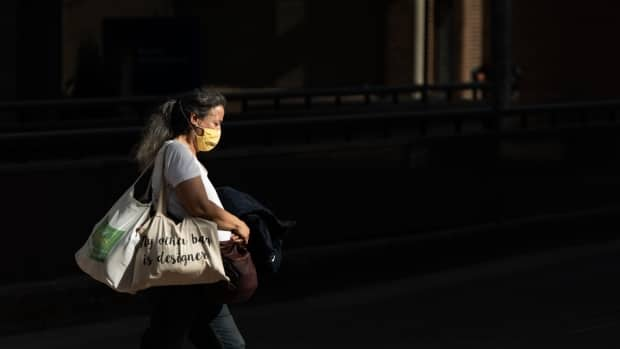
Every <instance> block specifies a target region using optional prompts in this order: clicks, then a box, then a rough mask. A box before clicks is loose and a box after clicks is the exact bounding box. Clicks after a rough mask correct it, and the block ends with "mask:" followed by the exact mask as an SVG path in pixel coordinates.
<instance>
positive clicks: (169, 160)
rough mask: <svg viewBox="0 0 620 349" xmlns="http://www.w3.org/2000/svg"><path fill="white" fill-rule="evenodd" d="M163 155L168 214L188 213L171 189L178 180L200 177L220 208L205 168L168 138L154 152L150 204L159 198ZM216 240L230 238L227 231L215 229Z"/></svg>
mask: <svg viewBox="0 0 620 349" xmlns="http://www.w3.org/2000/svg"><path fill="white" fill-rule="evenodd" d="M164 152H165V155H166V164H165V167H164V177H165V179H166V185H167V188H166V195H167V200H166V201H167V208H168V213H170V214H171V215H173V216H174V217H177V218H183V217H186V216H188V214H187V212H186V211H185V209H184V208H183V206H182V205H181V203H180V202H179V200H178V199H177V196H176V193H175V191H174V188H175V187H176V186H177V185H178V184H179V183H181V182H184V181H186V180H188V179H191V178H195V177H198V176H200V179H202V184H203V185H204V188H205V192H206V193H207V197H208V198H209V200H211V201H212V202H213V203H215V204H216V205H218V206H219V207H222V202H221V201H220V198H219V196H218V195H217V191H215V187H214V186H213V184H212V183H211V181H210V180H209V177H208V175H207V169H206V168H205V167H204V166H203V165H202V163H200V161H198V158H197V157H196V156H194V154H192V152H191V151H190V150H189V148H188V147H187V145H185V144H183V143H181V142H179V141H176V140H169V141H166V142H165V143H164V145H163V146H162V147H161V149H160V150H159V153H157V156H156V157H155V164H154V166H153V175H152V183H151V186H152V188H153V194H152V195H153V203H154V204H155V205H156V204H157V201H158V199H159V190H160V188H161V168H162V160H163V155H164ZM218 236H219V238H220V241H226V240H230V237H231V232H230V231H228V230H218Z"/></svg>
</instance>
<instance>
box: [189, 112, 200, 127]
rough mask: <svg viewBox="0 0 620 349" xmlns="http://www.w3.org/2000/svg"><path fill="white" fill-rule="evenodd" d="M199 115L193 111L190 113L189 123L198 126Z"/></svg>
mask: <svg viewBox="0 0 620 349" xmlns="http://www.w3.org/2000/svg"><path fill="white" fill-rule="evenodd" d="M198 119H199V118H198V115H197V114H196V113H194V112H193V111H192V112H190V113H189V121H190V122H191V124H192V125H196V124H197V123H198Z"/></svg>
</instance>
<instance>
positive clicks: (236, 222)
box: [174, 177, 250, 243]
mask: <svg viewBox="0 0 620 349" xmlns="http://www.w3.org/2000/svg"><path fill="white" fill-rule="evenodd" d="M174 190H175V194H176V195H177V198H178V199H179V202H180V203H181V205H182V206H183V208H184V209H185V211H187V213H189V214H190V215H191V216H194V217H202V218H204V219H208V220H210V221H213V222H215V224H217V227H218V228H219V229H222V230H230V231H231V232H232V233H233V234H236V235H238V236H239V237H240V238H241V239H243V241H244V242H245V243H247V242H248V240H249V238H250V228H248V226H247V225H246V224H245V222H243V221H242V220H241V219H239V218H237V216H235V215H233V214H232V213H230V212H228V211H226V210H225V209H223V208H221V207H219V206H217V205H216V204H215V203H213V201H211V200H209V198H208V197H207V193H205V190H204V185H203V183H202V179H200V177H194V178H190V179H188V180H186V181H183V182H181V183H179V184H178V185H177V186H176V187H175V189H174Z"/></svg>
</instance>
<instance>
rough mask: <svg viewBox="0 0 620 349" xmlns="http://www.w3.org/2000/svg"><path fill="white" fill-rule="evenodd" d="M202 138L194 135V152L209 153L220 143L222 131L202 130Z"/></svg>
mask: <svg viewBox="0 0 620 349" xmlns="http://www.w3.org/2000/svg"><path fill="white" fill-rule="evenodd" d="M199 128H200V129H201V130H202V136H199V135H198V134H196V150H198V151H211V150H213V148H215V146H216V145H217V143H218V142H219V141H220V137H221V136H222V131H221V130H220V129H213V128H202V127H199Z"/></svg>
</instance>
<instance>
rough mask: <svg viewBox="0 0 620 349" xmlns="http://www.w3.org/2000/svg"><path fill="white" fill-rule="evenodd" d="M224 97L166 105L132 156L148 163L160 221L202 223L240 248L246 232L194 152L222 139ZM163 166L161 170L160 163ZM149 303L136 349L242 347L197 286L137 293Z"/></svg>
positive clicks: (197, 96) (195, 95)
mask: <svg viewBox="0 0 620 349" xmlns="http://www.w3.org/2000/svg"><path fill="white" fill-rule="evenodd" d="M225 108H226V99H225V97H224V96H223V95H222V94H221V93H219V92H216V91H211V90H208V89H196V90H194V91H192V92H190V93H188V94H185V95H183V96H182V97H179V98H176V99H171V100H168V101H166V102H165V103H163V104H162V105H161V106H159V108H158V111H157V112H155V113H154V114H153V115H151V118H150V119H149V121H148V123H147V125H146V127H145V129H144V131H143V135H142V139H141V141H140V143H139V145H138V148H137V152H136V160H137V161H138V164H139V165H140V167H141V168H142V169H144V168H145V167H147V166H148V165H149V164H150V163H152V162H153V160H154V167H153V168H154V169H161V168H162V167H163V178H162V171H159V170H157V171H153V175H152V184H151V185H152V189H153V190H152V199H153V201H154V202H155V201H156V200H157V198H158V197H159V191H160V190H161V188H162V186H164V185H165V186H166V193H169V194H168V195H167V196H166V201H167V202H166V207H167V208H168V215H169V216H171V217H173V218H175V219H179V220H180V219H182V218H184V217H186V216H194V217H202V218H205V219H208V220H211V221H213V222H215V223H216V224H217V226H218V236H219V239H220V241H225V240H233V241H235V242H238V243H247V242H248V239H249V236H250V231H249V228H248V227H247V225H246V224H245V223H244V222H243V221H242V220H241V219H239V218H238V217H236V216H235V215H233V214H231V213H230V212H228V211H226V210H225V209H224V208H223V207H222V203H221V201H220V199H219V197H218V194H217V192H216V190H215V187H214V185H213V184H212V183H211V181H210V179H209V177H208V171H207V168H205V166H204V165H203V164H202V163H201V162H200V161H199V160H198V158H197V156H196V155H197V153H198V152H208V151H211V150H213V149H214V148H215V147H216V145H217V144H218V142H219V140H220V136H221V132H222V123H223V121H224V114H225ZM164 159H165V163H163V161H164ZM142 293H143V294H144V295H146V296H147V298H148V300H149V302H150V303H151V307H152V309H151V314H150V323H149V327H148V328H147V330H146V331H145V333H144V334H143V336H142V340H141V348H142V349H154V348H156V349H160V348H161V349H163V348H166V349H173V348H174V349H180V348H183V343H184V342H185V340H186V339H189V341H190V342H191V343H192V344H194V345H195V346H196V348H199V349H200V348H224V349H229V348H230V349H233V348H244V347H245V342H244V339H243V336H242V335H241V333H240V332H239V329H238V328H237V325H236V324H235V321H234V319H233V317H232V315H231V314H230V311H229V309H228V306H227V305H225V304H218V303H216V302H214V301H213V300H211V299H209V296H208V295H207V293H206V289H205V286H204V285H188V286H161V287H152V288H150V289H147V290H145V291H142Z"/></svg>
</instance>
